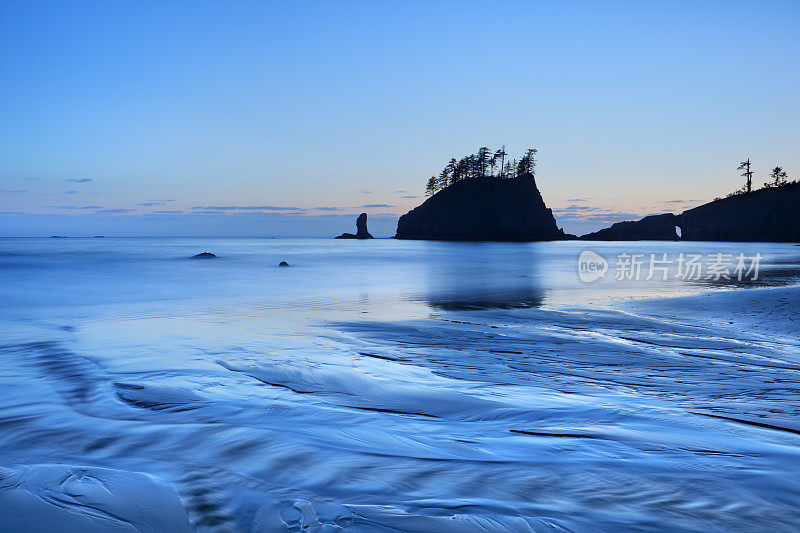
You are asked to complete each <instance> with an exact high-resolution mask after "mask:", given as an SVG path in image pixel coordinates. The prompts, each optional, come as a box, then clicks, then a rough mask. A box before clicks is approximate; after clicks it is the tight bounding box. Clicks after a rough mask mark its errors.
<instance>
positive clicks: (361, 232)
mask: <svg viewBox="0 0 800 533" xmlns="http://www.w3.org/2000/svg"><path fill="white" fill-rule="evenodd" d="M336 238H337V239H372V238H373V237H372V235H370V234H369V231H367V214H366V213H361V214H360V215H358V219H357V220H356V234H355V235H353V234H352V233H342V234H341V235H339V236H338V237H336Z"/></svg>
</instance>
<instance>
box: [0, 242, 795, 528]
mask: <svg viewBox="0 0 800 533" xmlns="http://www.w3.org/2000/svg"><path fill="white" fill-rule="evenodd" d="M587 249H588V250H592V251H594V252H596V253H598V254H599V255H601V256H602V257H604V258H606V259H607V260H608V261H609V263H610V264H609V271H608V274H607V275H606V278H605V279H603V280H599V281H596V282H594V283H583V282H581V281H580V280H579V278H578V272H577V261H578V256H579V254H580V253H581V252H582V251H583V250H587ZM203 251H210V252H213V253H215V254H217V255H218V256H219V258H218V259H215V260H192V259H189V257H190V256H191V255H193V254H195V253H198V252H203ZM681 252H683V253H685V254H689V253H697V254H702V255H703V257H704V260H705V261H708V259H707V258H708V257H709V254H711V255H713V254H717V253H723V254H729V255H730V256H733V257H735V256H736V255H737V254H739V253H744V254H746V256H748V257H752V256H754V255H755V254H757V253H760V254H762V259H761V263H760V272H759V277H758V279H757V280H755V281H748V280H745V281H742V282H739V281H737V280H735V279H733V280H726V279H724V278H723V279H720V280H716V281H715V280H711V279H698V280H696V279H688V280H684V279H681V278H676V277H675V276H674V274H675V271H674V269H675V268H676V266H675V265H672V266H670V271H669V273H668V274H669V275H668V279H667V280H666V281H663V280H661V279H660V276H655V277H654V278H655V279H652V280H650V281H647V280H645V279H640V280H635V279H634V280H616V279H614V276H615V261H616V259H617V257H618V256H619V254H623V253H629V254H630V253H634V254H643V255H642V257H644V258H645V260H646V258H648V257H649V254H651V253H654V254H657V255H658V256H659V257H662V254H667V257H668V258H669V259H670V260H673V259H676V258H677V257H678V255H679V254H680V253H681ZM283 260H285V261H287V262H289V263H290V265H291V267H290V268H279V267H278V266H277V265H278V263H279V262H280V261H283ZM0 277H1V278H0V279H2V283H0V302H2V306H0V339H2V340H1V341H0V344H2V346H0V357H2V361H3V365H2V367H0V467H2V468H0V516H4V517H5V518H3V520H4V523H3V524H2V526H0V529H2V528H5V529H9V530H12V531H13V530H26V528H28V530H37V528H38V527H40V526H41V524H40V523H39V522H37V521H36V520H37V519H39V518H40V519H41V520H42V521H43V522H42V523H46V521H47V520H57V521H58V522H57V523H59V524H60V525H61V529H64V530H70V529H71V530H75V531H89V530H91V528H96V530H97V531H109V530H119V531H128V530H132V529H130V528H138V530H140V531H149V530H173V531H178V530H181V528H185V529H197V530H201V531H340V530H341V531H354V532H356V531H397V530H399V531H437V532H438V531H487V530H489V531H552V530H561V531H626V530H630V531H642V530H645V531H647V530H652V531H661V530H677V531H698V532H700V531H703V532H706V531H732V530H747V531H754V530H770V531H792V530H796V528H797V526H798V524H800V505H799V504H800V447H799V446H800V423H798V414H800V399H798V398H800V396H798V392H800V290H798V289H797V288H796V287H797V284H798V283H799V282H800V247H797V246H794V245H791V244H759V243H735V244H734V243H664V242H639V243H581V242H563V243H530V244H517V243H484V244H481V243H441V242H413V241H394V240H374V241H367V242H355V241H334V240H328V239H324V240H323V239H306V240H299V239H298V240H293V239H274V240H273V239H269V240H262V239H112V238H107V239H0ZM645 277H647V271H646V265H645V267H644V270H643V273H642V278H645ZM154 487H155V488H154ZM154 501H157V502H158V503H156V504H154ZM137 502H138V503H137ZM141 502H144V504H142V505H143V507H142V506H141V505H139V503H141ZM137 505H139V506H137ZM37 517H38V518H37ZM765 517H767V518H765ZM765 520H767V521H768V523H767V522H765ZM42 527H43V526H42Z"/></svg>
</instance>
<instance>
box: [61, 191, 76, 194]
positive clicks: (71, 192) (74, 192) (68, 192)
mask: <svg viewBox="0 0 800 533" xmlns="http://www.w3.org/2000/svg"><path fill="white" fill-rule="evenodd" d="M64 194H78V191H64Z"/></svg>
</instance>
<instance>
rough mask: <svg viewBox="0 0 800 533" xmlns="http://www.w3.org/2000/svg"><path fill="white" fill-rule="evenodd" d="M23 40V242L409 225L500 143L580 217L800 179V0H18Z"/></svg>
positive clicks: (16, 27) (19, 97) (16, 186)
mask: <svg viewBox="0 0 800 533" xmlns="http://www.w3.org/2000/svg"><path fill="white" fill-rule="evenodd" d="M0 51H1V52H2V54H0V71H2V72H3V83H2V84H0V98H2V102H3V105H2V108H0V235H44V234H48V235H49V234H52V233H68V234H69V233H74V234H94V233H106V234H118V235H155V234H183V235H189V234H191V235H204V234H209V235H211V234H214V235H218V234H220V231H222V228H224V232H223V233H226V234H232V235H273V234H276V235H333V234H338V233H341V232H342V231H348V230H351V229H352V228H351V226H352V225H353V220H354V217H351V216H350V215H352V214H357V213H359V212H361V211H366V212H368V213H370V218H371V220H373V219H374V220H375V223H376V224H377V225H378V227H379V228H380V229H381V231H379V232H378V231H373V233H378V234H381V235H389V234H391V233H392V229H393V225H394V221H395V220H396V218H397V216H399V215H400V214H402V213H404V212H405V211H407V210H408V209H410V208H412V207H414V206H415V205H417V204H418V203H419V202H421V201H422V199H423V198H422V194H423V191H424V185H425V180H426V178H427V177H428V176H430V175H431V174H432V173H435V172H438V170H439V169H440V168H441V166H442V165H443V164H444V163H445V162H446V161H447V160H448V159H449V158H450V157H453V156H456V157H458V156H461V155H464V154H467V153H469V152H472V151H474V150H476V149H477V148H478V147H479V146H482V145H487V146H490V147H492V148H494V147H496V146H498V145H500V144H501V143H506V144H507V146H508V147H509V149H510V150H511V151H512V152H516V153H519V152H521V151H522V150H524V149H525V148H527V147H536V148H538V149H539V153H540V163H539V167H538V169H539V176H538V179H537V181H538V183H539V187H540V189H541V191H542V193H543V195H544V197H545V201H546V202H547V204H548V205H549V206H550V207H552V208H553V209H554V211H555V213H556V217H557V220H558V222H559V224H560V225H563V226H564V227H565V228H566V229H567V230H568V231H576V232H583V231H588V230H592V229H597V228H598V227H602V226H605V225H608V223H610V222H613V221H616V220H621V219H626V218H632V217H638V216H642V215H645V214H649V213H654V212H663V211H676V212H679V211H681V210H682V209H683V208H684V207H689V206H693V205H697V204H699V203H702V202H705V201H708V200H710V199H712V198H714V197H716V196H720V195H723V194H725V193H727V192H729V191H731V190H733V189H735V188H736V187H738V186H739V185H740V183H739V178H738V173H737V171H736V165H737V163H738V162H739V161H740V160H742V159H744V158H746V157H750V158H751V159H752V161H753V163H754V170H755V172H756V176H757V183H760V182H761V181H763V177H764V175H766V173H767V172H768V170H769V168H771V167H773V166H775V165H781V166H783V167H784V168H786V169H787V170H788V171H789V174H790V176H793V177H795V178H796V177H800V150H798V146H800V106H799V105H798V97H799V96H800V90H799V89H798V87H800V3H798V2H796V1H792V2H789V1H784V2H780V1H777V2H758V3H755V2H730V1H728V2H658V1H654V2H603V3H597V2H502V1H501V2H470V1H462V2H421V1H420V2H417V1H402V2H400V1H397V2H393V1H381V2H372V1H371V2H357V1H343V2H252V3H251V2H180V1H178V2H168V3H167V2H146V1H137V2H127V1H121V2H79V1H70V2H29V1H28V2H13V1H8V0H6V1H4V2H3V3H2V4H0ZM364 206H369V207H364ZM176 232H177V233H176Z"/></svg>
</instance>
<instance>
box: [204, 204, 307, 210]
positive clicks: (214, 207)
mask: <svg viewBox="0 0 800 533" xmlns="http://www.w3.org/2000/svg"><path fill="white" fill-rule="evenodd" d="M192 209H205V210H211V211H305V209H303V208H302V207H285V206H275V205H196V206H194V207H192Z"/></svg>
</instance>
